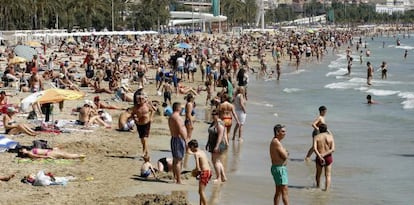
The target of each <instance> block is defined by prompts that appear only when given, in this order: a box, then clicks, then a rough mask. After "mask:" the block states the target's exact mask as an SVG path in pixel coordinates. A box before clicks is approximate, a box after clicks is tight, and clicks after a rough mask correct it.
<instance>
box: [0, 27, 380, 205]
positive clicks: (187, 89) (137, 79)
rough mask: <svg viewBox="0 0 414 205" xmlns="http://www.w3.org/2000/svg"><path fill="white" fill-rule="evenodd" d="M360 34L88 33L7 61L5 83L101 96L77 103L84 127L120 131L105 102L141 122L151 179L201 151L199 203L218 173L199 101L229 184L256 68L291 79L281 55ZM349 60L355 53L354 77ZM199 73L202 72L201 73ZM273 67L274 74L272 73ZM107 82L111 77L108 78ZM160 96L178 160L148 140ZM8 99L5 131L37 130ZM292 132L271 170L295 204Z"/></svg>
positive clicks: (222, 177) (44, 154) (275, 149)
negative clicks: (157, 154)
mask: <svg viewBox="0 0 414 205" xmlns="http://www.w3.org/2000/svg"><path fill="white" fill-rule="evenodd" d="M353 35H354V34H353V33H351V32H340V31H324V32H322V31H321V32H320V33H319V35H315V34H313V33H305V34H302V33H298V32H294V31H289V32H286V33H284V34H283V35H281V36H273V35H270V34H268V33H267V34H263V35H261V36H260V37H255V36H254V35H248V34H245V35H242V36H240V37H239V38H230V37H228V38H219V37H202V36H197V35H191V36H180V35H178V36H174V38H169V39H167V38H166V37H165V36H163V35H159V36H153V35H148V36H145V37H144V39H141V40H139V39H134V40H132V41H130V42H129V43H125V44H124V43H121V42H123V41H126V39H121V38H115V37H89V38H88V37H82V38H79V39H76V40H77V42H78V43H77V44H76V45H68V44H67V43H66V42H64V41H62V44H61V46H60V47H59V49H58V50H57V51H54V52H56V53H58V52H64V53H66V54H67V55H68V57H69V58H68V60H67V61H64V62H62V61H61V60H60V59H59V58H58V55H57V54H56V53H54V52H52V53H50V54H49V56H47V55H46V54H44V55H42V56H40V57H39V56H37V55H34V56H33V59H32V60H31V61H30V62H27V63H26V68H22V67H20V64H12V63H9V64H8V66H7V68H6V70H5V71H4V74H3V86H9V84H10V83H13V82H19V84H18V87H17V88H16V89H18V90H19V91H22V92H38V91H41V90H44V89H47V88H49V87H56V88H62V89H70V90H76V91H85V89H86V91H90V92H91V93H93V94H94V95H95V97H94V99H93V102H92V101H85V103H84V104H83V106H81V107H79V108H78V109H76V111H77V112H78V118H77V120H76V123H77V124H78V125H80V126H85V127H90V126H93V125H95V124H96V125H99V126H102V127H105V128H107V129H111V130H112V118H110V116H109V117H108V115H107V114H108V113H107V112H105V109H110V110H116V111H117V112H119V118H118V126H117V129H116V130H118V131H126V132H131V131H135V129H136V132H137V134H138V137H139V139H140V143H141V145H142V155H141V156H142V157H143V158H144V161H145V162H144V165H143V167H142V169H141V176H142V177H150V176H151V174H152V175H153V176H154V177H155V178H158V177H157V172H158V171H172V173H173V175H174V182H175V183H177V184H181V183H183V181H182V178H181V173H182V167H183V159H184V158H185V156H186V155H194V156H195V161H196V174H195V175H196V176H199V185H200V186H199V193H200V204H206V198H205V194H204V190H205V186H206V185H207V183H208V181H209V179H210V178H211V176H212V172H211V171H210V170H211V168H210V166H209V163H208V161H209V160H208V158H207V157H206V156H207V155H206V154H205V153H204V151H202V150H201V149H200V148H199V144H198V141H197V140H194V139H193V133H194V130H195V129H199V128H198V126H197V123H195V120H196V119H195V112H196V110H197V108H198V107H199V106H202V104H205V105H204V106H206V107H207V108H209V109H210V111H211V112H210V113H211V118H210V119H211V124H210V125H209V127H208V129H207V130H205V132H206V133H208V140H207V142H206V147H205V150H206V151H207V152H210V154H211V162H212V165H213V168H212V169H214V171H215V179H214V183H223V182H226V181H227V180H228V179H227V177H226V170H225V166H224V165H223V162H222V157H223V154H224V153H225V152H226V150H227V147H228V146H229V142H230V140H238V141H239V142H242V141H243V139H244V134H243V130H244V126H245V123H246V118H247V106H246V103H247V102H248V84H249V75H252V74H255V75H258V76H259V77H262V78H264V79H266V78H275V79H277V80H279V79H280V78H281V77H283V76H282V70H283V68H282V66H281V61H282V60H283V59H286V60H287V61H288V62H289V65H292V66H294V67H296V69H298V68H299V67H300V65H301V63H302V62H303V61H305V63H308V62H311V61H320V60H321V59H322V58H323V56H324V55H326V54H327V52H329V51H328V48H332V52H339V51H338V49H339V48H338V47H340V46H341V45H344V44H347V43H348V42H351V41H352V40H353ZM156 42H157V43H156ZM180 42H181V43H187V44H189V45H192V48H191V49H181V48H179V47H177V46H176V45H177V43H180ZM3 52H4V54H5V56H7V59H8V60H9V61H10V60H11V59H13V58H14V56H15V54H14V53H13V49H11V48H7V49H6V50H5V51H3ZM346 52H347V54H348V55H349V54H350V53H351V52H350V51H349V50H347V51H346ZM269 55H270V57H269ZM75 56H78V57H79V56H84V58H83V60H82V61H80V62H77V61H75V60H73V58H74V57H75ZM269 59H270V60H269ZM255 60H257V62H259V63H258V65H257V66H256V64H254V63H252V62H253V61H255ZM351 61H352V59H349V65H348V74H349V75H350V74H351V65H352V64H351V63H350V62H351ZM56 65H57V66H56ZM367 66H368V76H367V84H368V85H371V79H372V72H373V68H372V67H371V65H370V62H367ZM381 69H382V78H383V79H386V77H387V70H386V69H387V66H386V62H384V63H383V65H382V67H381ZM197 72H200V74H197V75H195V73H197ZM41 73H42V74H41ZM274 73H276V76H273V74H274ZM198 76H200V78H199V79H198ZM105 82H107V85H104V83H105ZM132 84H134V85H137V86H136V88H137V89H136V91H134V89H131V88H130V86H131V85H132ZM131 87H132V86H131ZM151 89H152V90H155V93H156V94H154V95H153V96H152V94H153V93H151V94H148V93H146V92H148V91H149V90H151ZM234 91H235V92H234ZM201 92H206V95H205V96H206V99H198V102H203V103H201V104H197V105H196V98H198V96H200V94H201ZM103 95H112V96H113V98H112V99H113V101H114V102H113V103H112V102H111V103H107V102H103V101H102V100H101V96H103ZM158 96H160V97H159V98H162V99H161V100H160V101H159V102H161V101H162V102H163V104H164V105H165V107H167V106H171V113H170V114H168V115H167V116H168V127H169V131H170V135H171V139H170V145H171V153H172V159H171V158H162V159H160V160H158V161H157V165H158V166H157V168H156V169H155V168H154V167H153V165H152V164H151V162H150V156H151V153H150V150H151V149H150V147H149V142H148V140H149V136H150V134H151V125H152V124H153V123H154V116H155V115H156V113H159V112H160V110H161V108H159V105H160V103H159V102H157V100H154V99H155V98H158ZM182 96H185V102H184V101H181V100H180V99H181V97H182ZM369 101H370V99H369ZM117 102H126V103H128V102H132V103H133V105H132V106H129V107H128V106H125V104H118V103H117ZM204 102H205V103H204ZM368 103H369V102H368ZM0 105H1V106H6V107H7V109H6V112H5V113H4V116H3V123H4V127H5V129H6V134H12V135H13V134H18V133H25V134H27V135H30V136H36V135H38V134H39V133H38V132H36V131H34V130H33V129H32V128H30V126H29V125H27V124H25V123H16V122H15V121H14V120H13V116H14V114H15V113H16V112H17V110H16V108H15V106H10V105H9V101H8V96H7V95H6V93H5V92H3V91H2V92H1V93H0ZM326 111H327V109H326V107H325V106H321V107H320V108H319V113H320V114H319V116H318V117H317V118H316V119H315V121H314V122H313V123H312V128H313V129H314V133H313V134H312V137H313V141H312V147H311V148H310V149H309V150H308V152H307V155H306V160H309V159H310V157H311V155H312V154H313V153H315V154H316V155H317V157H316V160H315V162H316V169H317V173H316V185H317V187H319V184H320V175H321V170H322V168H324V169H325V176H326V177H327V179H326V187H325V189H329V186H330V167H331V163H332V161H333V160H332V153H333V152H334V150H335V146H334V141H333V137H332V135H331V134H330V132H329V131H328V130H327V125H326V121H325V114H326ZM105 113H106V114H105ZM109 118H110V120H109ZM134 124H135V126H134ZM232 128H233V129H232ZM232 132H233V133H232ZM285 135H286V127H285V126H283V125H281V124H277V125H276V126H275V127H274V138H273V139H272V142H271V145H270V156H271V163H272V167H271V173H272V175H273V178H274V181H275V184H276V193H275V197H274V203H275V204H278V201H279V198H280V197H282V199H283V202H284V204H288V194H287V192H288V191H287V184H288V181H287V180H288V178H287V169H286V162H287V159H288V155H289V153H288V152H287V150H286V149H285V148H284V147H283V146H282V144H281V141H282V139H283V138H284V137H285ZM21 152H22V153H23V154H24V155H25V156H28V157H30V158H67V159H79V158H81V159H83V158H84V157H85V156H84V155H82V154H71V153H66V152H63V151H60V150H58V149H46V150H43V149H31V150H27V149H22V150H21ZM10 178H11V177H8V179H10ZM5 179H7V177H6V178H5Z"/></svg>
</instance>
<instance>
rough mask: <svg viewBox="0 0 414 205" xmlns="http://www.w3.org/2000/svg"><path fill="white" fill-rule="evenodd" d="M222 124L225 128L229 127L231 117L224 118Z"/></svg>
mask: <svg viewBox="0 0 414 205" xmlns="http://www.w3.org/2000/svg"><path fill="white" fill-rule="evenodd" d="M223 122H224V126H225V127H231V123H232V117H231V116H224V117H223Z"/></svg>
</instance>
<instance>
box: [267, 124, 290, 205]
mask: <svg viewBox="0 0 414 205" xmlns="http://www.w3.org/2000/svg"><path fill="white" fill-rule="evenodd" d="M273 132H274V137H273V139H272V142H271V143H270V159H271V162H272V167H271V169H270V171H271V173H272V176H273V180H274V182H275V185H276V191H275V195H274V197H273V204H274V205H278V204H279V201H280V196H282V201H283V204H284V205H288V204H289V198H288V172H287V168H286V163H287V159H288V156H289V153H288V151H287V150H286V149H285V148H284V147H283V145H282V143H281V141H282V139H283V138H285V136H286V129H285V126H284V125H280V124H277V125H275V126H274V127H273Z"/></svg>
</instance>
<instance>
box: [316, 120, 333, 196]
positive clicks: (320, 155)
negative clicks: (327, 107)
mask: <svg viewBox="0 0 414 205" xmlns="http://www.w3.org/2000/svg"><path fill="white" fill-rule="evenodd" d="M318 127H319V134H318V135H316V136H315V137H314V139H313V149H314V151H315V153H316V159H315V164H316V177H315V179H316V187H318V188H319V185H320V180H321V174H322V168H325V177H326V179H325V191H327V190H329V187H330V185H331V168H332V163H333V158H332V153H333V152H334V151H335V143H334V138H333V136H332V134H331V133H330V132H328V126H326V124H324V123H321V124H319V126H318Z"/></svg>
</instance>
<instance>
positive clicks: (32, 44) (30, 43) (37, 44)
mask: <svg viewBox="0 0 414 205" xmlns="http://www.w3.org/2000/svg"><path fill="white" fill-rule="evenodd" d="M26 45H28V46H30V47H34V48H37V47H42V44H41V43H40V42H38V41H27V42H26Z"/></svg>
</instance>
